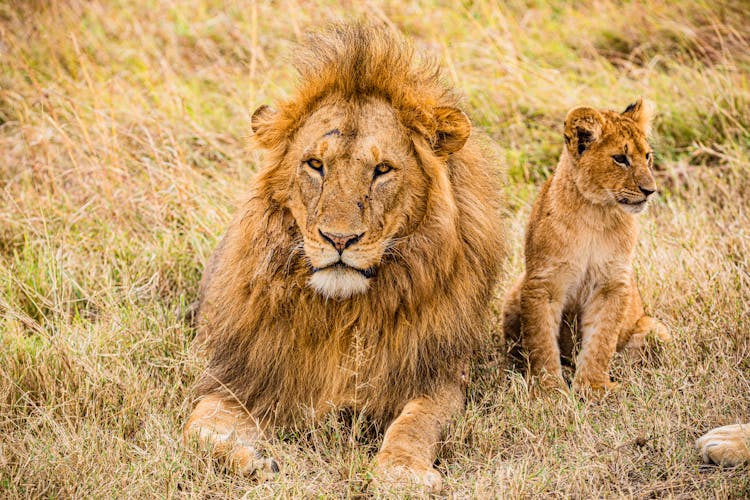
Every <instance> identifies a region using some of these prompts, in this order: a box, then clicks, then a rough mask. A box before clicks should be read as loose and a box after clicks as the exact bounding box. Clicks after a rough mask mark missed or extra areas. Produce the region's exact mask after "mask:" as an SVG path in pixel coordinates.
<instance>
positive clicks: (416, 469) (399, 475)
mask: <svg viewBox="0 0 750 500" xmlns="http://www.w3.org/2000/svg"><path fill="white" fill-rule="evenodd" d="M399 462H404V461H399ZM406 462H408V460H407V461H406ZM370 488H371V489H373V490H374V492H376V493H388V492H399V493H405V492H409V491H413V492H420V491H421V492H425V491H426V492H427V493H439V492H440V490H442V488H443V479H442V477H440V473H439V472H438V471H436V470H435V468H434V467H432V466H431V465H428V466H424V465H417V464H412V463H393V462H392V461H391V460H389V459H388V458H384V457H381V456H378V458H377V459H376V463H375V467H374V470H373V480H372V482H371V483H370Z"/></svg>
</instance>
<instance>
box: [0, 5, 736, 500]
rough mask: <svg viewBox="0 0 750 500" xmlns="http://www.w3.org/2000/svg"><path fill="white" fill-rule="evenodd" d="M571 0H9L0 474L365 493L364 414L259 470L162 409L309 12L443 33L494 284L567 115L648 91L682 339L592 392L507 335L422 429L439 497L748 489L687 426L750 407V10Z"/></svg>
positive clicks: (2, 56) (334, 424) (658, 311)
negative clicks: (488, 222) (226, 467)
mask: <svg viewBox="0 0 750 500" xmlns="http://www.w3.org/2000/svg"><path fill="white" fill-rule="evenodd" d="M223 3H226V4H227V5H222V4H223ZM577 5H578V6H577V7H572V6H570V5H567V4H565V3H563V2H560V1H555V0H546V1H545V0H542V1H539V2H531V3H527V2H520V1H511V2H508V3H502V4H501V3H500V2H497V3H495V2H490V1H486V0H476V1H473V2H438V1H425V2H400V1H391V2H351V1H348V2H342V3H340V4H336V3H332V2H327V1H323V0H299V1H294V0H280V1H278V2H252V3H240V2H218V1H213V0H179V1H178V0H172V1H147V0H143V1H139V2H124V1H117V0H112V1H109V2H105V1H90V2H84V1H82V0H81V1H77V0H71V1H67V2H42V1H22V0H19V1H17V2H12V1H11V2H9V1H8V0H0V186H1V187H2V202H1V203H0V311H2V315H1V316H2V317H0V496H1V497H39V496H55V497H57V496H60V497H69V496H75V497H114V496H118V497H119V496H127V497H150V496H153V495H156V496H160V497H167V496H196V497H204V496H219V497H224V496H241V495H245V494H247V495H248V496H266V495H275V496H298V495H318V494H324V495H332V496H349V495H356V494H358V493H360V492H362V491H363V490H364V488H365V485H366V481H367V466H368V462H369V460H370V459H371V456H372V453H373V451H374V450H375V447H376V446H377V441H375V440H372V439H368V438H367V437H365V434H366V433H365V432H364V430H362V429H364V428H365V427H366V424H365V423H363V422H354V423H352V421H351V419H348V418H338V419H337V418H331V419H330V420H329V421H328V422H326V423H325V424H324V425H320V426H318V427H317V428H314V429H312V430H308V431H301V432H299V433H297V434H293V435H287V436H284V439H280V440H279V441H277V442H276V443H274V444H273V445H271V448H272V451H273V452H274V453H275V454H276V455H277V456H278V457H279V458H280V459H281V462H282V464H283V474H282V475H280V476H279V477H278V478H276V479H273V480H271V481H269V482H265V483H257V482H254V481H253V480H250V479H243V478H238V477H235V476H232V475H230V474H226V473H225V472H224V471H222V470H221V468H220V467H219V466H218V465H217V464H215V463H212V462H211V461H209V460H207V459H205V458H204V453H202V452H201V451H199V450H196V449H184V448H183V447H182V445H181V441H180V433H179V431H180V427H181V423H182V422H183V421H184V419H185V417H186V415H187V412H188V410H189V406H190V402H189V398H190V391H189V388H190V385H191V383H192V382H193V380H194V377H195V375H196V373H198V371H199V370H200V368H201V362H200V360H198V359H197V358H196V357H195V356H194V355H193V354H192V353H191V352H190V350H189V346H190V343H191V339H192V337H193V335H194V332H193V331H192V330H191V329H190V328H189V327H188V326H186V325H184V324H183V323H182V322H181V321H180V319H179V317H178V314H179V310H180V309H181V308H182V307H184V306H185V305H186V304H187V303H189V302H190V301H191V300H192V299H193V298H194V297H195V294H196V289H197V282H198V279H199V277H200V273H201V269H202V265H203V263H204V262H205V260H206V257H207V255H208V254H209V253H210V251H211V249H212V248H213V246H214V245H215V243H216V242H217V239H218V237H219V235H220V234H221V232H222V230H223V228H224V227H225V226H226V224H227V221H228V218H229V216H230V214H231V212H232V210H233V205H234V202H235V200H236V199H237V197H238V196H239V195H240V194H241V193H242V192H243V190H244V189H245V188H246V186H247V184H248V182H249V181H250V179H251V178H252V176H253V174H254V172H255V168H256V162H257V159H258V157H257V154H256V153H254V152H251V151H247V149H246V144H247V141H246V138H247V133H248V124H249V119H250V113H251V112H252V110H253V109H254V108H255V107H256V106H257V105H259V104H261V103H265V102H269V101H270V100H271V99H272V98H274V97H278V96H283V95H286V93H287V92H289V91H290V89H291V85H292V82H293V75H292V73H291V70H290V67H289V65H288V64H287V62H286V61H287V58H288V56H289V55H290V54H291V53H292V52H293V50H294V43H295V42H296V41H298V39H300V38H301V36H302V34H303V33H304V31H305V30H306V29H308V28H309V27H310V26H315V25H320V24H321V23H323V22H326V21H330V20H342V19H351V18H366V19H376V20H379V21H384V22H389V23H393V24H395V25H396V26H398V27H399V28H400V29H402V30H403V31H404V32H405V33H407V34H408V35H409V36H410V37H411V38H412V39H413V40H414V41H415V43H416V44H418V45H419V46H420V47H421V48H423V49H424V50H426V51H428V52H430V53H432V54H434V55H435V56H437V57H439V58H440V59H441V60H442V61H443V62H444V65H445V67H446V73H445V74H446V78H448V79H449V80H451V81H452V82H453V83H455V85H456V86H457V87H458V88H460V89H461V91H462V92H464V94H465V95H466V108H467V110H468V112H469V113H470V115H472V118H473V119H474V121H475V123H477V124H478V125H479V126H481V127H483V128H485V129H486V130H487V131H488V132H489V133H490V134H491V135H492V136H493V137H494V138H495V139H496V140H497V141H498V142H499V144H500V145H501V146H502V147H503V148H504V150H505V152H506V161H507V164H508V168H509V172H510V185H509V186H508V187H507V188H506V189H507V190H508V193H509V195H510V200H511V204H510V207H509V218H510V225H509V227H510V233H509V237H510V238H511V241H512V242H513V249H514V251H513V256H512V259H511V261H510V263H509V266H508V276H507V277H506V279H504V281H503V285H502V287H501V289H500V290H498V297H500V296H502V290H503V289H504V288H505V286H507V284H508V281H509V280H510V276H511V275H516V274H517V273H518V272H519V270H520V267H521V254H520V248H521V245H520V242H521V238H522V234H523V226H524V223H525V219H526V216H527V214H528V209H529V204H530V202H531V200H533V196H534V194H535V193H536V189H537V187H538V186H539V184H540V182H541V180H542V179H543V178H544V177H546V175H548V173H549V172H550V168H551V167H552V166H553V165H554V163H555V160H556V157H557V155H558V153H559V151H560V148H561V143H562V141H561V140H560V124H561V121H562V118H563V117H564V114H565V111H566V110H567V109H568V108H569V107H571V106H574V105H577V104H591V105H594V106H603V107H614V108H622V107H624V106H625V105H626V104H627V103H628V102H629V101H630V100H632V98H633V97H634V96H635V95H638V94H643V95H645V96H648V97H650V98H651V99H653V100H655V101H656V102H657V103H658V106H659V108H660V111H661V115H660V117H659V119H658V122H657V130H656V135H657V137H656V149H657V152H658V153H659V156H658V157H659V160H658V165H657V167H658V170H659V175H660V181H661V183H662V186H663V187H664V188H665V189H664V191H663V193H662V196H661V197H660V200H659V201H658V202H657V203H656V204H655V206H654V207H653V210H652V211H651V212H650V213H649V214H647V215H646V216H645V217H644V219H643V220H644V224H643V226H644V227H643V233H642V238H641V244H640V246H639V251H638V259H637V269H638V275H639V281H640V284H641V289H642V291H643V295H644V299H645V301H646V303H647V304H649V306H650V309H651V310H652V311H653V312H654V313H655V315H657V316H658V317H660V318H661V319H663V320H664V321H665V322H666V323H668V324H669V325H670V326H671V328H672V330H673V333H674V334H675V337H676V342H675V343H674V345H671V346H668V347H666V348H664V349H663V350H662V351H661V352H658V353H655V354H652V355H648V356H646V357H644V358H643V359H640V360H638V361H637V362H635V363H627V362H625V361H623V360H621V359H620V360H618V361H617V363H616V367H615V374H616V376H617V378H619V379H621V380H622V381H624V382H625V384H624V390H622V391H621V392H620V393H618V394H615V395H612V396H611V397H609V398H608V399H606V400H605V401H603V402H599V403H588V402H578V401H575V400H567V399H558V400H546V401H545V400H530V399H529V397H528V394H527V391H526V387H525V385H524V381H523V378H522V377H521V376H520V375H519V374H517V373H513V372H510V371H508V370H507V369H506V365H505V362H504V358H503V355H502V352H501V350H502V348H501V347H500V346H501V343H500V342H499V341H498V342H497V345H496V346H493V347H494V350H491V349H490V350H488V351H489V352H491V354H488V355H487V357H486V359H484V360H483V362H482V363H481V364H480V365H479V366H478V367H477V369H476V371H475V376H474V379H475V384H474V385H473V387H472V390H471V394H470V399H469V403H468V412H467V414H466V416H465V418H463V419H462V420H461V421H459V422H457V423H456V424H455V426H454V429H453V431H452V432H451V434H450V436H449V437H448V441H447V443H446V446H445V448H444V450H443V452H442V453H441V459H440V462H439V465H438V466H439V468H440V470H441V471H442V472H443V473H444V474H445V476H446V491H445V493H446V494H448V495H455V496H460V497H465V496H487V495H494V496H507V497H536V496H540V495H541V496H562V497H568V496H574V497H619V496H633V497H654V496H675V497H720V498H726V497H747V496H749V495H750V474H749V473H748V472H749V469H748V468H747V467H745V468H740V469H735V470H719V469H715V468H710V467H701V466H700V464H699V460H698V457H697V456H696V454H695V452H694V450H693V449H692V442H693V440H694V438H695V437H697V436H698V435H699V434H700V433H701V432H702V431H704V430H706V429H708V428H710V427H712V426H714V425H719V424H728V423H732V422H739V421H750V405H748V401H750V174H749V173H748V164H749V162H750V76H749V75H750V44H749V40H750V28H748V23H747V19H748V17H749V16H750V7H748V4H747V3H745V2H743V1H741V0H737V1H735V2H731V1H728V0H717V1H712V2H708V1H697V2H688V1H682V2H671V1H667V0H655V1H653V2H626V3H624V4H621V3H620V2H615V1H614V0H600V1H596V2H579V3H577ZM500 307H501V304H500V302H499V300H498V302H497V309H498V311H499V308H500ZM493 329H494V330H497V321H496V324H495V325H494V327H493Z"/></svg>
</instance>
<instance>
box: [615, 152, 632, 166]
mask: <svg viewBox="0 0 750 500" xmlns="http://www.w3.org/2000/svg"><path fill="white" fill-rule="evenodd" d="M612 159H613V160H615V163H619V164H620V165H623V166H625V167H629V166H630V162H629V161H628V157H627V156H625V155H613V156H612Z"/></svg>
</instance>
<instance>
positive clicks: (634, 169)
mask: <svg viewBox="0 0 750 500" xmlns="http://www.w3.org/2000/svg"><path fill="white" fill-rule="evenodd" d="M647 106H648V105H647V104H644V103H643V101H641V100H638V101H637V102H636V103H635V104H633V105H631V106H629V107H628V109H627V110H625V112H623V113H622V114H620V113H615V112H612V111H597V110H594V109H592V108H576V109H574V110H572V111H571V112H570V113H568V117H567V118H566V120H565V130H566V132H565V141H566V144H567V147H568V153H569V154H570V156H571V158H572V159H573V162H574V165H575V172H574V176H575V182H576V186H577V187H578V189H579V191H580V192H581V193H582V194H583V195H584V196H585V197H586V198H587V199H588V200H589V201H591V202H592V203H596V204H602V205H613V206H615V205H616V206H618V207H619V208H620V209H622V210H623V211H625V212H628V213H635V214H637V213H641V212H643V211H644V210H645V209H646V207H647V204H648V200H649V199H650V196H651V195H652V194H653V193H655V192H656V181H655V180H654V177H653V173H652V168H653V152H652V150H651V147H650V146H649V143H648V140H647V133H648V129H649V126H650V119H651V116H650V113H651V111H650V109H647Z"/></svg>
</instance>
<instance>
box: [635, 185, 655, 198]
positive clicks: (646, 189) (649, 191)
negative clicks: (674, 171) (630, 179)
mask: <svg viewBox="0 0 750 500" xmlns="http://www.w3.org/2000/svg"><path fill="white" fill-rule="evenodd" d="M638 189H640V190H641V193H643V196H646V197H648V196H649V195H652V194H654V191H656V190H655V189H650V186H649V187H643V186H638Z"/></svg>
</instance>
